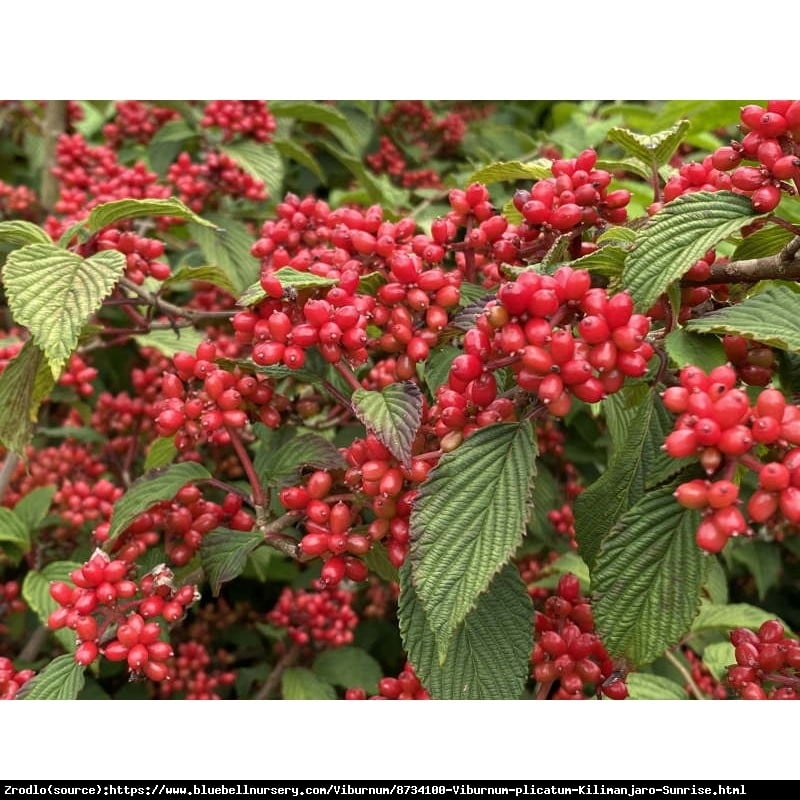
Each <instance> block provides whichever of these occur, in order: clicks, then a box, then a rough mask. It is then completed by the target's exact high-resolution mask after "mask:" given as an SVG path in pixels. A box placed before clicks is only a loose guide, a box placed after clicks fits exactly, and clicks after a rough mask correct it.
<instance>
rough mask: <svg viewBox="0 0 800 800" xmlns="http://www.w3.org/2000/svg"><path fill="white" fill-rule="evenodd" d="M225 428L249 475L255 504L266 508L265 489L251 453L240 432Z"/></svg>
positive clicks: (245, 471) (257, 506)
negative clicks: (257, 473)
mask: <svg viewBox="0 0 800 800" xmlns="http://www.w3.org/2000/svg"><path fill="white" fill-rule="evenodd" d="M225 430H227V431H228V434H229V435H230V437H231V444H232V445H233V449H234V450H235V451H236V455H237V456H238V458H239V461H240V462H241V464H242V469H244V473H245V475H247V480H248V481H249V482H250V487H251V488H252V490H253V505H254V506H255V507H256V508H264V506H265V505H266V497H265V495H264V489H263V487H262V486H261V481H260V480H259V479H258V475H256V470H255V467H254V466H253V461H252V460H251V458H250V455H249V454H248V452H247V450H246V448H245V446H244V444H243V443H242V440H241V438H240V437H239V434H238V432H237V431H236V430H234V429H233V428H230V427H228V426H227V425H226V426H225Z"/></svg>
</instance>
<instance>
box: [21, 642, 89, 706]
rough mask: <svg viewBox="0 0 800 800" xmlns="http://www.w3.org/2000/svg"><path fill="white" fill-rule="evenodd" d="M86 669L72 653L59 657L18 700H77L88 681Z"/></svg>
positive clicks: (29, 683) (30, 684) (24, 689)
mask: <svg viewBox="0 0 800 800" xmlns="http://www.w3.org/2000/svg"><path fill="white" fill-rule="evenodd" d="M84 669H85V667H82V666H81V665H80V664H78V663H77V662H76V661H75V658H74V657H73V656H72V654H71V653H65V654H64V655H63V656H57V657H56V658H54V659H53V660H52V661H51V662H50V663H49V664H48V665H47V666H46V667H45V668H44V669H43V670H42V671H41V672H40V673H39V674H38V675H35V676H34V677H33V678H31V679H30V680H29V681H28V683H26V684H25V685H24V686H23V687H22V689H21V690H20V693H19V694H18V695H17V699H19V700H75V699H77V697H78V695H79V694H80V691H81V689H83V684H84V683H85V681H86V678H85V676H84V674H83V673H84Z"/></svg>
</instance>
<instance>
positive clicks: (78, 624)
mask: <svg viewBox="0 0 800 800" xmlns="http://www.w3.org/2000/svg"><path fill="white" fill-rule="evenodd" d="M130 573H131V566H130V564H129V563H128V562H127V561H122V560H120V559H116V560H113V561H112V560H111V559H110V558H109V556H107V555H106V554H105V553H104V552H102V551H101V550H95V552H94V555H92V557H91V558H90V559H89V560H88V561H87V562H86V563H84V565H83V566H82V567H79V568H78V569H75V570H73V571H72V572H71V573H70V581H71V583H72V584H73V585H70V584H69V583H65V582H63V581H54V582H53V583H51V584H50V596H51V597H52V598H53V600H55V601H56V602H57V603H58V605H59V607H58V608H57V609H56V610H55V611H53V613H52V614H50V617H49V618H48V626H49V627H50V628H51V629H52V630H59V629H61V628H65V627H66V628H70V629H71V630H74V631H75V635H76V637H77V641H78V646H77V648H76V650H75V660H76V661H77V662H78V663H79V664H81V665H83V666H88V665H89V664H91V663H93V662H94V661H95V659H97V657H98V655H100V654H102V655H103V656H104V657H105V658H107V659H108V660H109V661H126V662H127V664H128V669H129V670H130V672H131V675H132V676H138V675H140V674H144V675H146V676H147V677H148V678H150V679H151V680H154V681H161V680H164V679H165V678H166V677H167V675H168V674H169V670H168V667H167V665H166V663H165V662H166V661H167V659H168V658H170V657H171V656H172V647H171V645H170V644H169V642H166V641H163V640H162V638H161V635H162V634H161V626H160V625H159V623H158V622H157V621H156V619H155V618H157V617H161V618H162V619H163V620H164V622H166V623H168V624H169V623H173V622H176V621H177V620H179V619H181V618H182V617H183V616H184V614H185V613H186V609H187V608H188V606H189V605H191V604H192V603H194V602H195V601H196V600H197V599H198V597H199V595H197V590H196V588H195V587H194V586H182V587H180V588H177V587H175V585H174V583H173V577H174V576H173V574H172V572H171V571H170V570H168V569H167V568H166V567H165V566H164V565H161V566H159V567H156V568H155V569H153V570H152V571H151V572H149V573H148V574H147V575H145V576H144V577H143V578H142V579H141V580H140V581H139V582H138V583H137V582H136V581H134V580H131V579H130V578H129V577H128V576H129V575H130ZM147 620H152V621H149V622H148V621H147Z"/></svg>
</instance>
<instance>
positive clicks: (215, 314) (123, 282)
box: [119, 278, 236, 322]
mask: <svg viewBox="0 0 800 800" xmlns="http://www.w3.org/2000/svg"><path fill="white" fill-rule="evenodd" d="M119 285H120V286H122V287H123V288H124V289H127V290H128V291H129V292H132V293H133V294H135V295H136V296H137V297H139V298H141V299H142V300H143V301H144V302H145V303H146V304H147V305H149V306H152V307H153V308H154V309H155V310H156V311H161V312H162V313H164V314H167V315H168V316H170V317H183V318H184V319H189V320H192V321H193V322H197V321H198V320H205V319H220V318H227V317H232V316H233V315H234V314H235V313H236V312H235V311H197V310H195V309H193V308H184V307H183V306H176V305H175V304H174V303H170V302H168V301H167V300H164V299H163V298H161V297H159V296H158V295H155V294H153V293H152V292H150V291H148V290H147V289H144V288H142V287H141V286H137V285H136V284H135V283H134V282H133V281H131V280H128V278H120V281H119Z"/></svg>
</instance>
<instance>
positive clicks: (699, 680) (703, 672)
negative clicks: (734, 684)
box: [682, 647, 728, 700]
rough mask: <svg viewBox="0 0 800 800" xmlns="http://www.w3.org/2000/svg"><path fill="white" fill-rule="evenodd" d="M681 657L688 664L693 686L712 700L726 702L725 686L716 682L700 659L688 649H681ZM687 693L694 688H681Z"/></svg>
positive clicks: (689, 685)
mask: <svg viewBox="0 0 800 800" xmlns="http://www.w3.org/2000/svg"><path fill="white" fill-rule="evenodd" d="M682 652H683V655H684V656H685V657H686V660H687V661H688V662H689V668H690V675H691V678H692V681H694V686H696V687H697V689H699V690H700V691H701V692H702V693H703V694H704V695H706V696H707V697H710V698H711V699H712V700H727V699H728V692H727V690H726V689H725V686H724V685H723V684H722V683H721V682H720V681H718V680H717V679H716V678H715V677H714V676H713V675H712V674H711V672H710V670H709V669H708V667H706V665H705V664H704V663H703V661H702V660H701V658H700V657H699V656H698V655H697V654H696V653H695V652H694V650H692V649H691V648H690V647H684V648H683V651H682ZM683 688H684V689H686V691H687V692H692V691H693V690H694V687H692V686H691V684H687V685H685V686H684V687H683Z"/></svg>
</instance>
